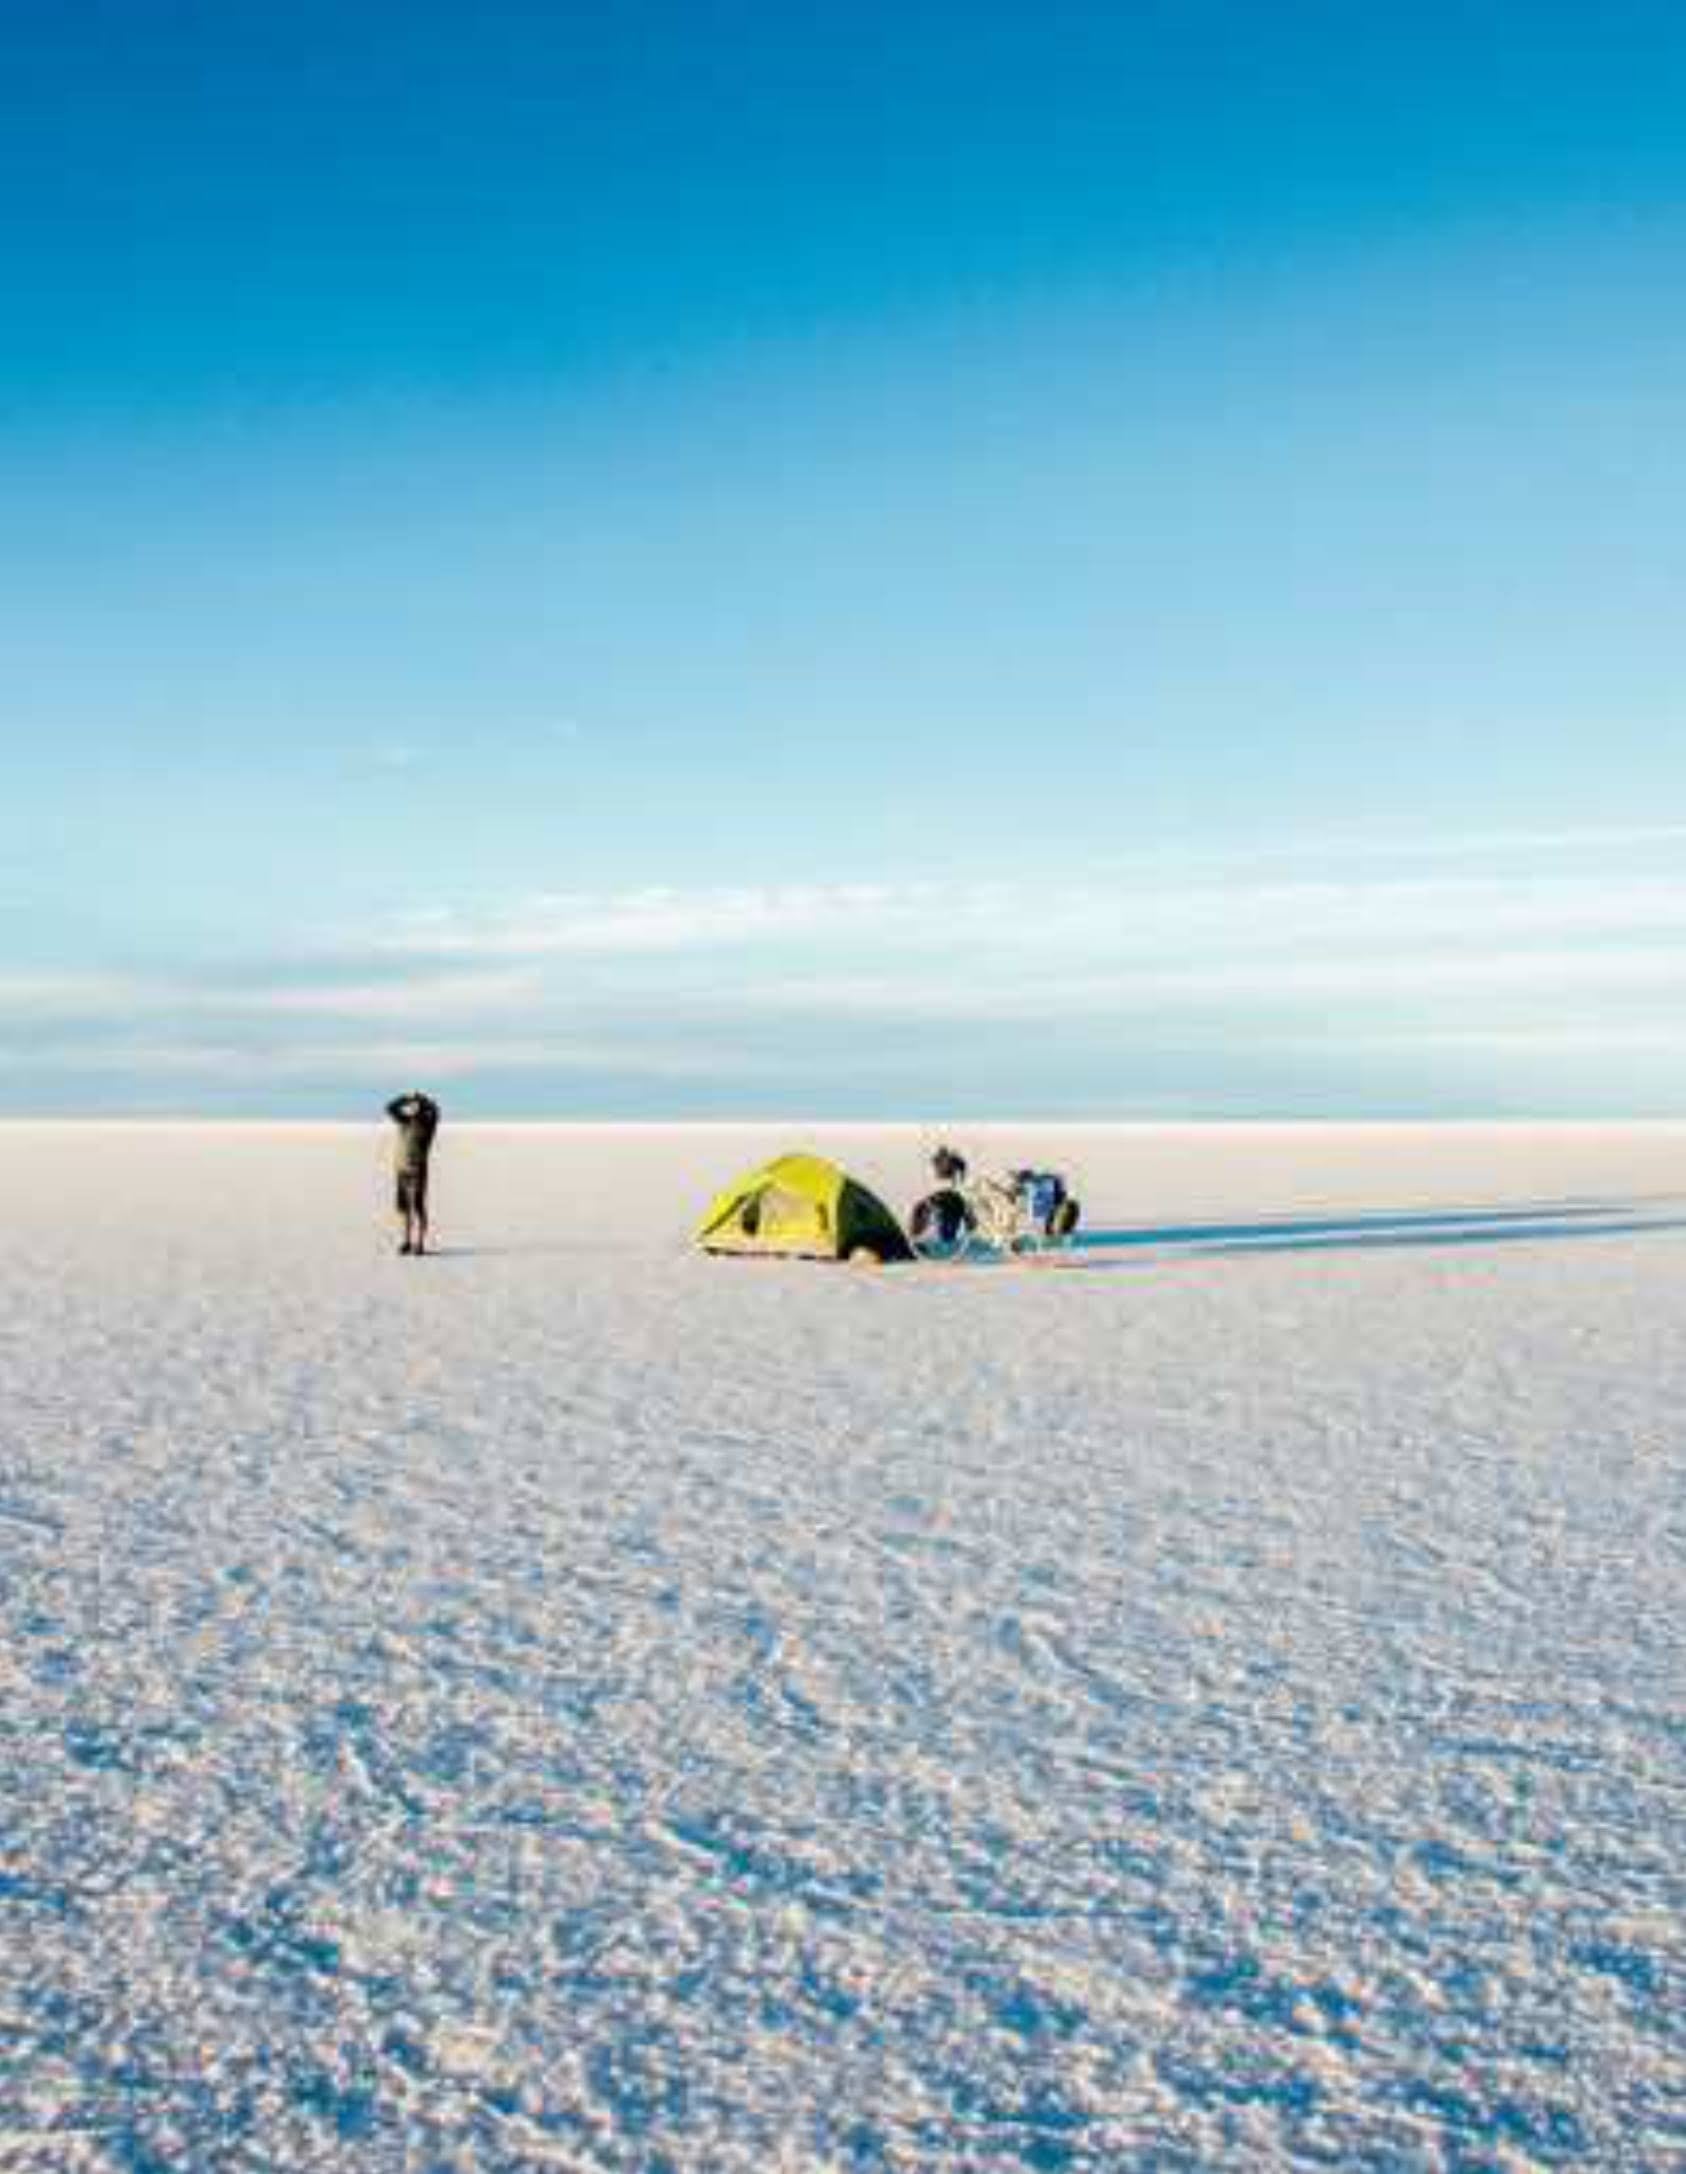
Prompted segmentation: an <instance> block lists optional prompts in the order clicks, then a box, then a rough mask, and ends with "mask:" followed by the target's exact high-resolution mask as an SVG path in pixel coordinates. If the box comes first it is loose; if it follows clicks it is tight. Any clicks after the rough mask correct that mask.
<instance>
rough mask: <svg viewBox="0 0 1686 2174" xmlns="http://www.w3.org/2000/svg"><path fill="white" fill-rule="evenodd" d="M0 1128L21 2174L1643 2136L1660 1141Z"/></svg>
mask: <svg viewBox="0 0 1686 2174" xmlns="http://www.w3.org/2000/svg"><path fill="white" fill-rule="evenodd" d="M964 1144H966V1145H968V1146H969V1147H971V1148H972V1149H973V1150H974V1153H975V1155H976V1156H977V1159H978V1160H980V1161H989V1160H992V1159H994V1160H999V1161H1002V1162H1010V1161H1013V1160H1016V1159H1018V1158H1019V1157H1021V1156H1025V1155H1034V1156H1037V1157H1038V1158H1052V1159H1054V1160H1055V1161H1057V1162H1059V1163H1061V1164H1063V1165H1064V1166H1065V1167H1067V1168H1068V1169H1069V1170H1070V1171H1071V1173H1072V1175H1073V1177H1074V1178H1075V1180H1076V1181H1077V1183H1078V1186H1079V1188H1080V1190H1081V1192H1082V1194H1083V1196H1084V1199H1085V1202H1086V1205H1087V1209H1088V1217H1089V1225H1090V1233H1091V1242H1090V1243H1089V1244H1087V1245H1085V1246H1084V1247H1082V1248H1081V1249H1079V1250H1077V1251H1075V1252H1074V1253H1072V1254H1071V1255H1069V1256H1067V1257H1066V1258H1065V1259H1063V1260H1062V1261H1060V1262H1058V1263H1055V1264H1038V1265H1033V1266H1029V1267H996V1266H987V1265H986V1266H981V1267H964V1266H963V1267H958V1268H948V1269H944V1268H925V1267H918V1268H912V1269H892V1270H884V1271H880V1272H876V1273H874V1272H871V1271H860V1270H853V1271H852V1270H848V1269H842V1268H835V1267H812V1266H796V1265H782V1264H761V1263H747V1262H712V1261H709V1260H706V1259H703V1258H701V1257H698V1256H696V1255H693V1254H691V1253H689V1252H688V1251H687V1250H686V1247H685V1243H684V1240H685V1233H686V1229H687V1226H688V1224H689V1222H690V1221H691V1220H692V1219H693V1218H694V1216H695V1214H696V1213H697V1212H698V1211H699V1210H700V1208H701V1206H702V1204H703V1202H704V1200H705V1199H706V1197H707V1195H708V1194H709V1192H710V1191H711V1190H712V1188H713V1187H714V1186H715V1185H716V1184H717V1183H720V1182H723V1181H724V1180H725V1179H726V1178H728V1177H729V1176H731V1175H732V1174H733V1173H734V1171H735V1170H736V1169H737V1168H738V1167H739V1166H740V1165H742V1164H743V1163H745V1162H747V1161H748V1160H750V1159H752V1158H755V1157H757V1156H759V1155H761V1154H763V1153H766V1152H770V1151H772V1150H775V1149H777V1148H780V1147H783V1146H795V1145H816V1146H818V1147H820V1148H822V1149H826V1148H829V1149H831V1150H833V1151H835V1152H840V1153H842V1154H843V1155H844V1156H845V1157H846V1158H847V1159H848V1160H849V1162H850V1163H851V1165H852V1166H853V1167H855V1168H857V1169H858V1170H859V1171H860V1172H861V1173H862V1175H864V1176H865V1177H866V1178H867V1179H868V1180H869V1181H873V1182H877V1183H878V1184H880V1185H881V1186H882V1188H883V1189H884V1190H885V1192H886V1193H887V1194H889V1195H890V1196H891V1197H892V1198H893V1199H894V1200H896V1201H897V1203H898V1204H902V1205H905V1203H906V1201H907V1199H908V1198H909V1196H910V1195H911V1193H912V1192H913V1191H914V1190H915V1189H916V1188H917V1186H918V1182H919V1175H920V1151H921V1148H922V1146H928V1145H929V1141H928V1140H927V1139H924V1138H923V1136H921V1135H920V1134H918V1133H916V1132H914V1131H912V1130H911V1129H909V1130H901V1131H898V1130H895V1129H881V1130H873V1131H856V1132H853V1133H841V1132H837V1131H828V1130H826V1129H825V1128H819V1129H818V1130H814V1129H809V1130H808V1131H802V1130H801V1129H799V1128H779V1129H777V1130H771V1129H757V1128H741V1129H737V1130H732V1129H727V1128H693V1129H688V1130H687V1129H677V1128H676V1129H671V1130H636V1131H635V1130H630V1129H629V1130H622V1131H616V1130H589V1129H569V1128H544V1129H534V1130H528V1131H522V1130H518V1129H515V1128H505V1129H496V1128H484V1129H471V1128H463V1127H457V1128H453V1127H451V1126H450V1124H449V1122H447V1126H446V1129H445V1131H444V1132H443V1134H442V1135H441V1141H440V1148H439V1153H438V1158H437V1176H436V1187H437V1208H438V1215H439V1236H440V1240H441V1243H442V1245H443V1247H444V1248H445V1250H444V1251H443V1252H442V1253H441V1255H440V1257H439V1258H437V1259H435V1260H432V1261H427V1262H421V1263H412V1262H407V1261H402V1260H399V1259H397V1258H395V1257H394V1256H393V1255H392V1253H391V1251H390V1247H391V1238H390V1235H389V1232H388V1230H387V1228H386V1226H385V1224H384V1222H383V1221H382V1220H381V1218H382V1216H383V1214H384V1211H385V1208H386V1204H387V1203H386V1179H385V1175H384V1163H383V1157H384V1155H385V1153H386V1144H385V1142H384V1140H383V1139H382V1137H381V1134H380V1132H379V1130H378V1129H376V1128H375V1127H368V1128H353V1127H348V1128H319V1129H311V1128H305V1127H299V1128H291V1129H289V1128H283V1127H273V1128H216V1127H201V1128H192V1127H180V1128H174V1127H129V1128H124V1127H117V1126H110V1127H106V1126H23V1125H12V1126H7V1127H3V1128H0V1203H3V1208H0V1213H3V1219H4V1233H5V1245H4V1249H3V1254H0V1696H3V1705H0V1712H3V1725H4V1744H3V1746H0V2168H4V2169H6V2170H7V2174H49V2170H50V2174H96V2170H97V2174H119V2170H122V2174H165V2170H168V2174H180V2170H184V2169H185V2170H192V2174H199V2170H217V2174H221V2170H225V2169H226V2170H247V2169H284V2170H287V2174H309V2170H315V2169H341V2168H343V2169H348V2170H349V2169H357V2170H359V2174H387V2170H400V2169H402V2170H405V2174H410V2170H415V2174H424V2170H425V2174H447V2170H451V2174H455V2170H468V2169H500V2170H501V2169H511V2170H514V2169H524V2168H534V2169H538V2168H576V2169H590V2170H595V2169H637V2170H641V2174H642V2170H652V2174H655V2170H662V2169H675V2170H678V2169H683V2170H691V2169H696V2170H700V2174H730V2170H737V2169H743V2170H754V2174H775V2170H797V2169H800V2170H804V2174H806V2170H810V2169H812V2170H816V2174H817V2170H831V2169H837V2170H841V2169H881V2168H893V2169H927V2168H929V2169H938V2170H944V2174H956V2170H960V2169H977V2170H983V2169H995V2168H1019V2167H1023V2168H1035V2169H1103V2168H1104V2169H1120V2168H1123V2169H1133V2168H1148V2169H1207V2168H1228V2167H1235V2168H1270V2167H1277V2166H1283V2167H1286V2166H1328V2167H1334V2168H1342V2169H1350V2168H1357V2169H1415V2168H1428V2169H1434V2168H1448V2169H1450V2168H1459V2169H1477V2168H1481V2169H1513V2170H1514V2169H1522V2168H1526V2167H1536V2166H1546V2167H1550V2166H1574V2167H1587V2166H1595V2167H1613V2168H1615V2167H1619V2168H1628V2169H1651V2168H1656V2169H1663V2168H1669V2167H1679V2166H1681V2165H1682V2164H1686V2038H1683V2029H1686V1975H1683V1934H1682V1922H1683V1915H1682V1902H1683V1887H1682V1867H1683V1865H1686V1831H1683V1828H1686V1757H1683V1741H1686V1731H1683V1715H1682V1694H1683V1686H1686V1668H1683V1665H1682V1642H1683V1623H1686V1606H1683V1603H1686V1580H1683V1577H1682V1556H1683V1552H1686V1507H1683V1490H1682V1464H1683V1460H1682V1453H1681V1436H1682V1425H1683V1419H1682V1415H1683V1413H1686V1199H1683V1198H1682V1195H1686V1128H1673V1129H1670V1128H1667V1127H1635V1128H1631V1129H1622V1128H1605V1129H1587V1130H1578V1129H1574V1128H1561V1127H1559V1128H1545V1127H1541V1128H1534V1129H1527V1128H1505V1129H1496V1128H1493V1129H1482V1128H1467V1129H1465V1128H1447V1129H1442V1130H1428V1129H1423V1130H1408V1129H1400V1130H1390V1129H1386V1128H1315V1127H1294V1128H1283V1129H1274V1130H1273V1129H1269V1128H1212V1129H1206V1130H1194V1129H1187V1130H1176V1129H1169V1128H1166V1129H1158V1130H1130V1129H1119V1130H1114V1131H1106V1130H1100V1129H1093V1130H1077V1129H1066V1130H1037V1131H1035V1132H1030V1133H1025V1132H1019V1133H1014V1132H1011V1131H1002V1132H1000V1133H998V1134H995V1135H991V1134H990V1133H988V1132H985V1131H983V1130H974V1131H973V1132H972V1133H970V1134H967V1135H965V1136H964Z"/></svg>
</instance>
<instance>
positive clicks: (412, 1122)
mask: <svg viewBox="0 0 1686 2174" xmlns="http://www.w3.org/2000/svg"><path fill="white" fill-rule="evenodd" d="M386 1114H387V1116H388V1117H390V1118H391V1119H392V1122H393V1123H394V1124H395V1125H396V1126H397V1127H398V1171H399V1175H400V1176H401V1177H421V1176H423V1175H425V1173H426V1170H427V1158H428V1154H429V1152H430V1151H431V1149H432V1147H433V1135H434V1134H435V1133H436V1132H437V1131H438V1130H439V1105H438V1103H437V1102H434V1101H433V1100H431V1099H430V1098H429V1097H428V1096H427V1095H421V1094H408V1095H395V1096H394V1097H393V1099H392V1100H391V1101H390V1102H389V1103H388V1104H387V1106H386Z"/></svg>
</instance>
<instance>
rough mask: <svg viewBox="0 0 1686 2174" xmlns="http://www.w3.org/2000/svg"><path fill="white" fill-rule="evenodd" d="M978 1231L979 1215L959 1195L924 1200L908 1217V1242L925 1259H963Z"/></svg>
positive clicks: (917, 1254) (975, 1239)
mask: <svg viewBox="0 0 1686 2174" xmlns="http://www.w3.org/2000/svg"><path fill="white" fill-rule="evenodd" d="M977 1235H978V1226H977V1218H976V1217H975V1216H974V1215H973V1213H972V1210H971V1207H970V1206H969V1204H968V1203H967V1202H966V1201H965V1200H964V1199H962V1198H960V1197H959V1196H958V1195H956V1197H955V1198H954V1199H953V1200H952V1201H938V1200H922V1201H920V1203H919V1205H918V1206H917V1207H916V1208H915V1209H914V1211H913V1213H912V1215H911V1216H910V1217H909V1218H908V1226H907V1236H908V1243H909V1244H910V1245H911V1246H912V1248H913V1251H914V1254H915V1257H916V1258H917V1259H919V1260H922V1261H959V1260H964V1259H965V1257H966V1255H967V1254H968V1253H969V1252H970V1251H971V1249H972V1247H973V1245H974V1244H975V1243H976V1241H977Z"/></svg>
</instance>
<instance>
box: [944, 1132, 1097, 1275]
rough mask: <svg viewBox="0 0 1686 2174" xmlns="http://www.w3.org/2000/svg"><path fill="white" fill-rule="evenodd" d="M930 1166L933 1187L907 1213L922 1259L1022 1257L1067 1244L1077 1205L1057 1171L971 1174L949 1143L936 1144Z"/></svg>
mask: <svg viewBox="0 0 1686 2174" xmlns="http://www.w3.org/2000/svg"><path fill="white" fill-rule="evenodd" d="M932 1168H933V1169H934V1170H935V1172H936V1174H937V1178H938V1181H939V1182H938V1184H937V1187H936V1189H935V1190H934V1191H933V1192H930V1193H927V1194H926V1195H925V1197H924V1199H923V1200H921V1201H919V1202H917V1203H916V1204H915V1206H914V1209H913V1212H912V1214H911V1215H910V1216H909V1218H908V1237H909V1238H910V1240H911V1241H912V1245H913V1250H914V1252H915V1253H916V1254H917V1255H918V1256H919V1258H920V1259H921V1260H927V1261H955V1260H961V1259H963V1258H964V1257H965V1256H966V1255H967V1254H969V1253H994V1254H998V1255H1009V1256H1013V1257H1016V1258H1020V1259H1022V1258H1024V1257H1026V1256H1028V1255H1035V1254H1039V1253H1047V1252H1050V1251H1055V1250H1057V1249H1059V1248H1060V1247H1062V1246H1067V1245H1069V1244H1070V1243H1071V1239H1072V1235H1073V1233H1074V1232H1075V1231H1076V1229H1077V1224H1078V1218H1079V1215H1080V1213H1081V1210H1080V1208H1079V1206H1078V1203H1077V1201H1076V1199H1075V1198H1074V1197H1073V1195H1072V1192H1071V1189H1070V1187H1069V1186H1068V1185H1067V1184H1066V1181H1065V1179H1064V1178H1063V1177H1062V1176H1061V1175H1060V1173H1059V1172H1058V1171H1056V1170H1012V1171H1009V1172H1007V1173H1006V1174H1005V1175H1003V1176H1000V1177H988V1176H982V1177H976V1178H974V1177H972V1176H971V1175H970V1173H969V1171H968V1170H967V1167H966V1163H965V1161H964V1159H963V1158H962V1157H960V1156H958V1155H956V1154H955V1153H954V1152H953V1151H952V1149H949V1148H939V1149H938V1151H937V1153H936V1154H935V1155H934V1156H933V1157H932Z"/></svg>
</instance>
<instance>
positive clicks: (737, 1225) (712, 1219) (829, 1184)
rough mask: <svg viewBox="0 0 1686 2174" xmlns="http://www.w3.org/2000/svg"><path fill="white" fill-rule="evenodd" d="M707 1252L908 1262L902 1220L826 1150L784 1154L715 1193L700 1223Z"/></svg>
mask: <svg viewBox="0 0 1686 2174" xmlns="http://www.w3.org/2000/svg"><path fill="white" fill-rule="evenodd" d="M696 1242H697V1244H698V1245H699V1246H701V1247H702V1249H703V1251H704V1252H705V1253H771V1254H796V1255H801V1256H803V1257H805V1258H808V1259H812V1260H822V1261H839V1260H849V1259H851V1258H853V1257H854V1256H856V1255H860V1256H863V1257H868V1256H869V1257H871V1258H872V1259H874V1260H880V1261H904V1260H906V1259H907V1258H908V1253H909V1247H908V1242H907V1239H906V1237H905V1236H904V1234H903V1231H902V1227H901V1225H900V1224H899V1223H898V1222H897V1221H896V1219H895V1217H894V1216H893V1215H892V1214H891V1213H890V1211H889V1209H888V1208H887V1207H885V1205H884V1203H883V1201H881V1200H880V1199H879V1198H878V1196H877V1194H876V1193H871V1192H869V1191H868V1190H867V1188H866V1187H865V1186H864V1185H862V1184H861V1183H860V1182H859V1180H858V1179H856V1178H852V1177H850V1176H849V1174H848V1173H847V1171H844V1170H840V1169H839V1168H838V1167H837V1165H836V1164H835V1163H834V1162H827V1161H826V1160H825V1158H824V1156H822V1155H780V1156H779V1157H778V1158H777V1159H776V1160H775V1161H773V1162H770V1163H765V1164H763V1166H762V1167H761V1168H760V1169H759V1170H751V1171H750V1172H749V1173H748V1174H747V1175H746V1176H744V1177H741V1178H739V1179H738V1181H737V1183H736V1184H735V1185H728V1186H727V1188H726V1190H725V1191H724V1192H723V1193H718V1194H716V1196H715V1198H714V1201H713V1204H712V1205H711V1207H710V1208H709V1211H708V1213H707V1214H706V1215H705V1216H704V1217H703V1219H702V1221H701V1222H700V1223H699V1224H698V1225H697V1233H696Z"/></svg>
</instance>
